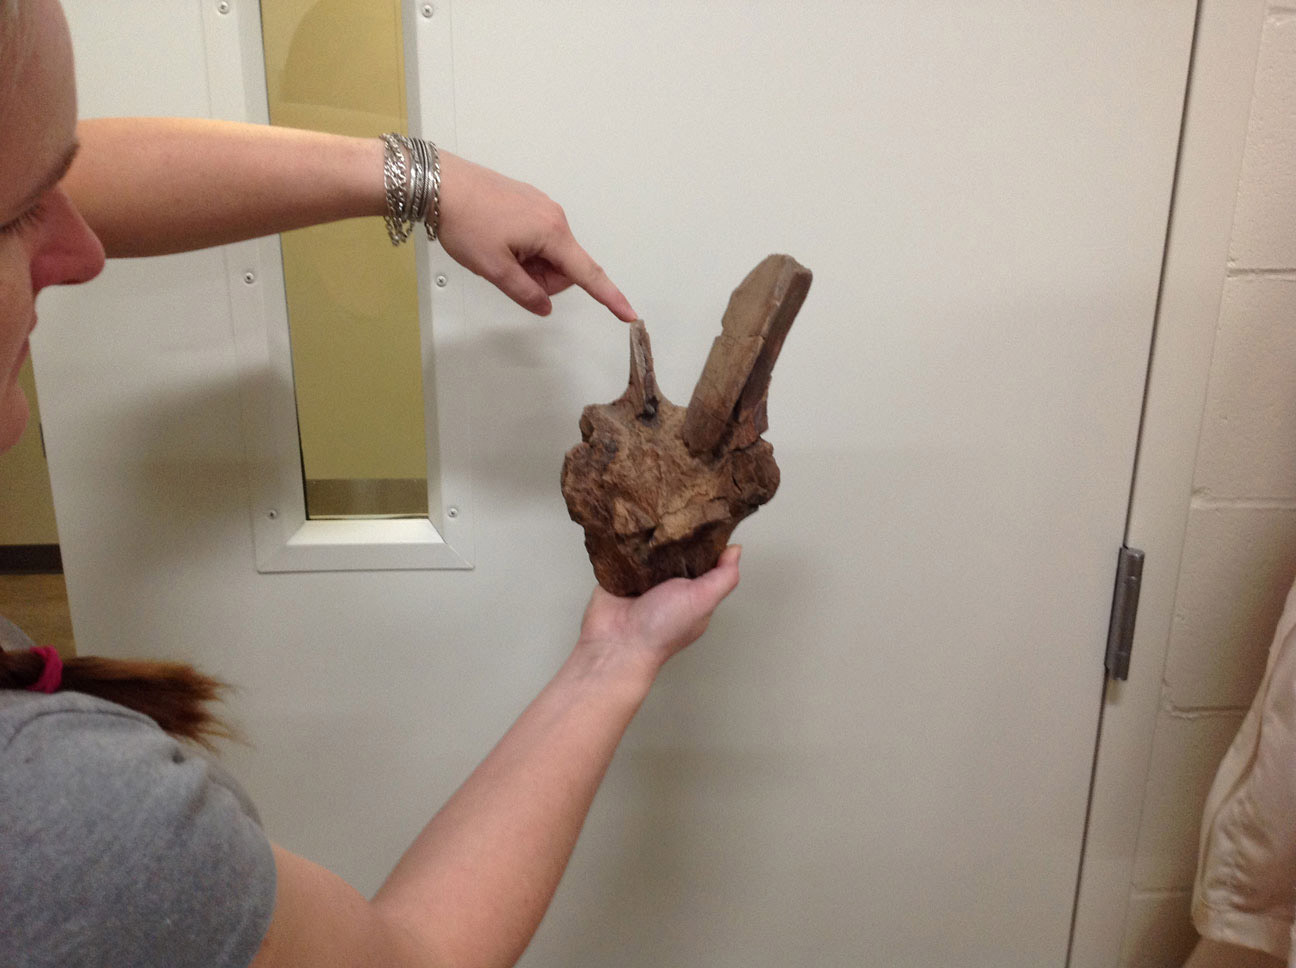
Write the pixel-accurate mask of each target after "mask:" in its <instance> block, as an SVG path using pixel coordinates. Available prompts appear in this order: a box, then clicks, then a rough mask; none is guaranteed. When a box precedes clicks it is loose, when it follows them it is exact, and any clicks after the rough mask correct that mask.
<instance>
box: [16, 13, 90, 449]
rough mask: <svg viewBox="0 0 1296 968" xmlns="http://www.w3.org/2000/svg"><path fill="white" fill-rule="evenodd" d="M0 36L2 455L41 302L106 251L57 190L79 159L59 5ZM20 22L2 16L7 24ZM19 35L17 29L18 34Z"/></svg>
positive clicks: (22, 422) (22, 403) (22, 414)
mask: <svg viewBox="0 0 1296 968" xmlns="http://www.w3.org/2000/svg"><path fill="white" fill-rule="evenodd" d="M19 7H20V9H21V11H22V12H20V13H19V14H18V15H17V23H16V24H14V23H11V24H8V25H7V29H6V28H5V27H0V64H6V63H7V64H8V65H11V66H10V67H9V68H8V69H4V68H0V451H3V450H7V449H8V448H10V447H12V446H13V445H14V444H15V443H17V442H18V438H19V437H20V436H21V435H22V431H23V427H24V426H26V424H27V398H26V397H25V396H24V394H23V392H22V388H21V387H19V386H18V371H19V369H20V368H21V366H22V363H23V360H25V359H26V358H27V352H28V345H27V337H28V334H30V333H31V331H32V328H33V327H35V325H36V294H37V293H38V292H40V291H41V290H42V289H43V288H45V287H46V286H51V285H59V284H61V283H75V282H85V281H86V280H88V279H93V278H94V277H95V276H97V275H98V274H99V270H100V269H102V268H103V260H104V254H103V246H101V245H100V244H99V240H98V239H97V238H95V235H94V233H93V232H91V231H90V227H89V226H87V225H86V224H85V222H84V221H83V220H82V218H81V216H80V215H79V214H78V213H77V211H76V209H75V208H74V207H73V206H72V202H71V201H70V200H69V199H68V197H67V195H65V194H64V193H63V190H62V189H61V188H59V187H58V182H59V180H60V179H61V178H62V177H63V175H64V173H65V172H66V171H67V168H68V165H70V164H71V162H72V155H73V153H74V152H75V151H76V86H75V82H74V80H73V75H72V45H71V42H70V40H69V38H68V31H67V24H66V23H65V22H64V20H63V11H62V10H61V9H60V7H59V5H58V0H20V4H19ZM5 16H8V17H10V18H11V19H13V14H5V13H0V17H5ZM15 28H16V29H15Z"/></svg>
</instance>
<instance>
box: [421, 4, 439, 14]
mask: <svg viewBox="0 0 1296 968" xmlns="http://www.w3.org/2000/svg"><path fill="white" fill-rule="evenodd" d="M434 13H436V7H434V6H432V4H430V3H425V4H423V16H424V17H431V16H432V15H433V14H434Z"/></svg>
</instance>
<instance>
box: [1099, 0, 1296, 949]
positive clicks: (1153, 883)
mask: <svg viewBox="0 0 1296 968" xmlns="http://www.w3.org/2000/svg"><path fill="white" fill-rule="evenodd" d="M1293 92H1296V5H1293V4H1291V3H1276V4H1271V5H1270V7H1269V9H1268V12H1267V16H1266V18H1265V22H1264V25H1263V36H1262V39H1261V47H1260V59H1259V64H1258V67H1257V72H1256V78H1255V88H1254V96H1253V101H1252V108H1251V117H1250V122H1249V127H1248V133H1247V146H1246V152H1245V155H1244V159H1243V165H1242V172H1241V177H1240V183H1239V188H1238V195H1237V204H1236V210H1235V213H1234V224H1233V232H1232V239H1231V243H1230V246H1229V258H1228V264H1227V266H1221V272H1222V273H1223V274H1224V277H1225V278H1224V288H1223V299H1222V303H1221V308H1220V314H1219V324H1218V329H1217V331H1216V338H1215V346H1214V350H1213V354H1212V361H1211V371H1210V381H1209V385H1208V390H1207V398H1206V407H1205V412H1204V417H1203V422H1202V432H1201V439H1200V443H1199V446H1198V453H1197V462H1196V471H1195V474H1194V481H1193V485H1194V486H1193V495H1192V499H1191V503H1190V506H1189V509H1188V531H1187V536H1186V539H1185V542H1184V550H1183V558H1182V561H1181V563H1180V575H1179V585H1178V591H1177V594H1176V600H1175V615H1174V623H1173V626H1172V628H1171V633H1170V640H1169V643H1168V650H1167V659H1166V667H1165V673H1164V685H1163V688H1162V702H1161V711H1160V713H1159V717H1158V720H1157V727H1156V734H1155V739H1154V741H1153V752H1152V761H1151V769H1150V773H1149V776H1148V782H1147V790H1146V796H1145V802H1144V808H1143V815H1142V820H1141V826H1140V833H1139V841H1138V853H1137V860H1136V864H1135V869H1134V880H1133V884H1132V885H1131V894H1130V908H1129V917H1128V919H1127V922H1126V940H1125V948H1124V954H1123V958H1122V964H1123V965H1125V966H1135V965H1137V966H1141V968H1156V966H1177V965H1179V964H1181V963H1182V960H1183V958H1184V957H1185V956H1186V954H1187V952H1188V951H1189V950H1190V949H1191V947H1192V945H1193V943H1194V942H1195V939H1196V934H1195V932H1194V931H1193V929H1192V926H1191V923H1190V921H1189V915H1188V911H1189V903H1190V899H1191V891H1192V881H1193V875H1194V871H1195V869H1196V852H1197V834H1198V825H1199V821H1200V815H1201V807H1202V803H1203V801H1204V800H1205V797H1206V793H1207V790H1208V789H1209V787H1210V783H1211V780H1212V779H1213V777H1214V773H1215V769H1216V766H1217V764H1218V762H1219V760H1220V758H1221V757H1222V756H1223V754H1224V751H1225V750H1226V749H1227V747H1228V745H1229V743H1230V742H1231V741H1232V739H1233V735H1234V734H1235V733H1236V731H1237V728H1238V725H1239V724H1240V722H1241V720H1242V716H1243V714H1244V713H1245V711H1246V708H1247V706H1248V705H1249V704H1250V701H1251V698H1252V695H1253V694H1254V692H1255V688H1256V686H1257V684H1258V683H1259V681H1260V677H1261V675H1262V674H1263V672H1264V665H1265V658H1266V656H1267V654H1268V648H1269V644H1270V640H1271V637H1272V634H1273V629H1274V626H1275V624H1276V622H1277V619H1278V615H1279V612H1280V610H1281V607H1282V600H1283V596H1284V595H1285V594H1286V592H1287V589H1288V588H1289V587H1290V585H1291V583H1292V580H1293V577H1296V382H1294V381H1293V374H1296V114H1294V113H1293V111H1292V103H1293V101H1292V98H1293Z"/></svg>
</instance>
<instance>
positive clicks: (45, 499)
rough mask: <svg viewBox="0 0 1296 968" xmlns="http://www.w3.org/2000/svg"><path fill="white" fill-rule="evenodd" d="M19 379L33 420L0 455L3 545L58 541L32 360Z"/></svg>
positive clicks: (0, 508)
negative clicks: (9, 447) (29, 404)
mask: <svg viewBox="0 0 1296 968" xmlns="http://www.w3.org/2000/svg"><path fill="white" fill-rule="evenodd" d="M19 379H20V382H21V383H22V387H23V390H24V391H25V392H26V394H27V399H28V401H30V403H31V420H30V421H29V422H28V424H27V429H26V431H24V432H23V435H22V439H21V440H20V441H19V442H18V445H17V446H16V447H14V448H13V449H11V450H9V451H7V452H5V454H4V455H3V456H0V494H3V495H4V499H3V500H0V545H19V544H58V529H57V528H56V527H55V525H54V499H53V497H52V496H51V495H50V483H49V468H48V467H47V466H46V465H45V451H44V448H43V447H41V439H40V409H39V407H38V405H37V401H36V381H35V379H34V378H33V377H32V366H31V361H30V360H28V361H27V362H26V363H24V364H23V368H22V372H21V374H20V377H19Z"/></svg>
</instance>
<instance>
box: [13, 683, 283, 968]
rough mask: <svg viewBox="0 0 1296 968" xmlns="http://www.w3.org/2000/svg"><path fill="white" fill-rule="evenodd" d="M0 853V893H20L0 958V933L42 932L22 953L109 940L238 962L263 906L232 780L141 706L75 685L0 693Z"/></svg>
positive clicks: (253, 937) (153, 959)
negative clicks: (13, 927)
mask: <svg viewBox="0 0 1296 968" xmlns="http://www.w3.org/2000/svg"><path fill="white" fill-rule="evenodd" d="M0 853H3V856H4V857H5V863H4V864H3V865H0V895H3V896H5V897H7V898H22V899H24V900H23V903H22V904H20V905H19V906H20V907H22V908H23V910H22V911H21V912H19V913H20V914H21V916H20V917H18V918H17V919H16V922H15V921H14V920H13V918H12V917H11V918H10V923H11V924H12V923H19V924H21V925H22V926H23V929H22V931H21V932H19V934H21V935H22V937H16V936H14V937H10V936H8V935H6V932H5V931H3V930H0V962H3V963H9V962H7V961H6V959H5V955H6V952H7V951H8V950H9V945H8V942H10V941H12V942H13V946H14V947H13V950H22V948H23V946H24V945H30V944H33V943H34V944H40V943H42V939H43V941H44V942H45V943H48V942H49V941H50V940H55V939H56V940H57V943H58V945H62V946H64V947H62V948H61V949H60V951H53V950H52V951H50V952H49V954H50V960H49V961H48V962H46V961H38V962H33V964H36V963H39V964H41V965H45V964H47V963H48V964H50V965H53V964H81V963H83V962H82V961H80V960H78V957H77V954H78V953H81V954H83V953H85V952H87V951H106V950H115V951H118V952H123V953H125V955H126V956H124V957H123V959H122V960H121V961H120V962H118V963H120V964H132V965H141V966H151V965H162V964H166V965H169V966H181V965H183V966H189V965H194V966H197V965H233V964H239V965H244V964H247V962H248V961H250V960H251V955H252V954H253V953H255V951H256V949H257V946H258V945H259V944H260V941H261V938H262V937H263V936H264V933H265V928H266V925H268V923H269V918H270V915H271V912H272V911H273V907H274V891H275V870H274V859H273V855H272V854H271V851H270V845H269V842H268V841H267V840H266V837H265V834H264V833H263V832H262V831H261V829H260V827H259V825H258V824H257V822H256V820H255V816H254V814H252V813H250V811H249V808H248V806H247V804H246V801H245V800H244V799H242V798H241V796H240V791H238V790H237V785H236V784H233V782H232V781H229V780H227V779H226V778H225V776H224V775H223V771H220V770H219V768H218V767H216V766H215V765H214V764H213V762H212V761H210V760H208V759H207V758H206V757H205V756H203V755H201V754H199V753H197V752H196V751H194V750H192V749H190V748H189V747H186V746H184V745H183V744H181V743H179V742H177V741H176V740H175V739H173V738H172V737H171V736H169V735H167V734H166V733H165V732H163V731H162V730H161V729H160V728H158V726H157V724H156V723H154V722H153V721H152V720H151V719H149V718H148V717H146V716H143V715H141V714H139V713H136V712H133V711H132V710H129V709H126V708H124V707H122V706H118V705H116V704H114V703H111V702H107V701H105V700H102V699H97V698H95V697H92V696H86V695H82V694H79V693H73V692H67V693H63V692H59V693H54V694H53V695H44V694H37V693H21V692H12V691H0ZM13 913H14V912H9V915H13ZM26 950H29V951H30V950H31V949H30V948H27V949H26ZM65 956H66V957H65Z"/></svg>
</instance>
